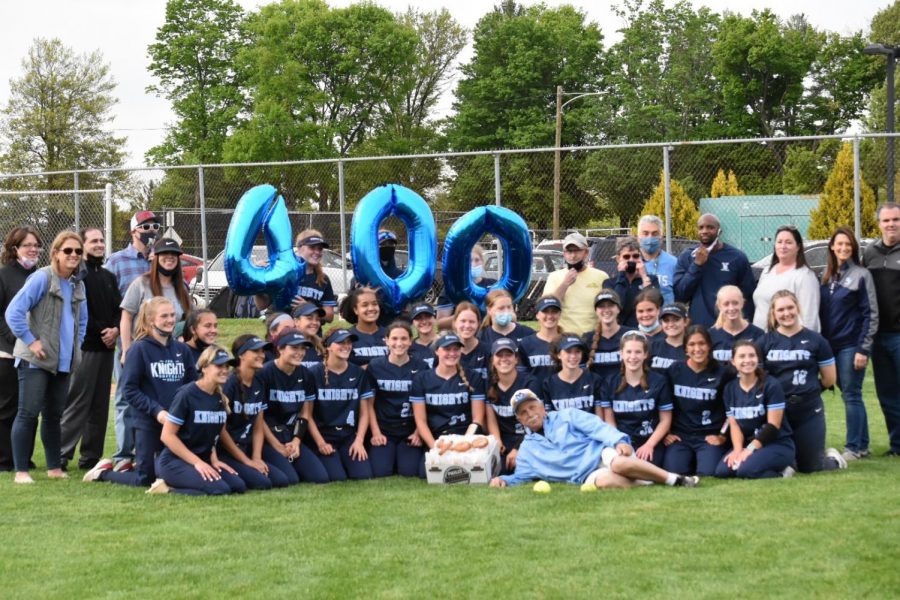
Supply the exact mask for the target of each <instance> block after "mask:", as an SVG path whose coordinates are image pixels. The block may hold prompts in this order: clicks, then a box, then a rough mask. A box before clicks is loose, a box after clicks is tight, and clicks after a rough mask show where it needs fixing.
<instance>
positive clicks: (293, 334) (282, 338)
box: [275, 329, 312, 348]
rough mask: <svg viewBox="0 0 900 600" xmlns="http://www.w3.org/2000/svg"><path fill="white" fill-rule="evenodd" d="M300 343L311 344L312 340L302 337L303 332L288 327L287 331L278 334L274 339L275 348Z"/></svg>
mask: <svg viewBox="0 0 900 600" xmlns="http://www.w3.org/2000/svg"><path fill="white" fill-rule="evenodd" d="M301 345H306V346H312V342H310V341H309V340H308V339H306V338H305V337H303V334H302V333H300V332H299V331H297V330H296V329H288V330H287V331H285V332H284V333H282V334H281V335H279V336H278V339H277V340H275V347H276V348H284V347H285V346H301Z"/></svg>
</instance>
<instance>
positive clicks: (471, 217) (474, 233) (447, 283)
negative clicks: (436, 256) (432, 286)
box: [443, 206, 532, 312]
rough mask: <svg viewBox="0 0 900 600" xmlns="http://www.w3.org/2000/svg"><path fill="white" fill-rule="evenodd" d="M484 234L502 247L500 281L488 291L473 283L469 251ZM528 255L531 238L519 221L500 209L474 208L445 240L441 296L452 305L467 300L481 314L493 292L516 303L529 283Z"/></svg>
mask: <svg viewBox="0 0 900 600" xmlns="http://www.w3.org/2000/svg"><path fill="white" fill-rule="evenodd" d="M486 233H490V234H493V235H494V236H496V237H497V238H499V239H500V243H501V244H502V246H503V277H501V278H500V280H499V281H498V282H497V283H495V284H494V285H492V286H489V287H484V286H482V285H478V284H477V283H475V282H474V281H473V280H472V270H471V268H470V264H471V258H470V257H471V254H472V248H473V247H474V246H475V244H477V243H478V240H480V239H481V237H482V236H483V235H484V234H486ZM531 254H532V250H531V236H530V235H529V234H528V225H526V224H525V221H524V220H523V219H522V217H520V216H519V215H518V214H517V213H515V212H513V211H511V210H509V209H508V208H503V207H502V206H482V207H479V208H474V209H472V210H470V211H469V212H467V213H466V214H464V215H463V216H462V217H460V218H459V219H458V220H457V221H456V222H455V223H454V224H453V226H452V227H451V228H450V231H448V232H447V237H446V239H445V240H444V260H443V268H444V292H445V293H446V294H447V296H448V297H449V298H450V299H451V300H452V301H453V302H454V304H455V303H458V302H463V301H466V300H468V301H469V302H472V303H473V304H475V305H476V306H478V307H479V308H480V309H481V310H482V312H483V311H484V299H485V296H487V295H488V293H489V292H490V291H492V290H496V289H503V290H506V291H508V292H509V293H510V294H511V295H512V297H513V301H514V302H518V301H519V300H520V299H521V298H522V296H524V295H525V292H526V291H528V284H529V283H530V282H531Z"/></svg>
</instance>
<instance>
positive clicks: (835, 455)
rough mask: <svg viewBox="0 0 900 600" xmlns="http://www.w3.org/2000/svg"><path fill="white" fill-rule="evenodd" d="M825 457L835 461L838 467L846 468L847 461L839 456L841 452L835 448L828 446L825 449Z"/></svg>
mask: <svg viewBox="0 0 900 600" xmlns="http://www.w3.org/2000/svg"><path fill="white" fill-rule="evenodd" d="M825 458H831V459H833V460H834V462H836V463H837V468H838V469H846V468H847V461H846V460H845V459H844V457H843V456H841V453H840V452H838V451H837V448H828V449H827V450H825Z"/></svg>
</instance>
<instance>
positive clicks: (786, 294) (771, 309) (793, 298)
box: [768, 290, 803, 331]
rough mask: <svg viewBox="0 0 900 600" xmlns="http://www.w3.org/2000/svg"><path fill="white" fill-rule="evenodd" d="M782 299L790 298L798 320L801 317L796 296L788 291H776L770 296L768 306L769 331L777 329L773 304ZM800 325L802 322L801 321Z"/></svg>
mask: <svg viewBox="0 0 900 600" xmlns="http://www.w3.org/2000/svg"><path fill="white" fill-rule="evenodd" d="M782 298H790V299H791V302H793V303H794V306H796V307H797V317H798V318H800V317H802V316H803V315H802V314H801V313H800V301H799V300H797V296H796V295H795V294H794V292H792V291H790V290H778V291H777V292H775V293H774V294H772V301H771V303H770V304H769V317H768V325H769V331H775V329H776V328H777V327H778V321H777V320H775V302H776V301H777V300H781V299H782ZM801 324H802V321H801Z"/></svg>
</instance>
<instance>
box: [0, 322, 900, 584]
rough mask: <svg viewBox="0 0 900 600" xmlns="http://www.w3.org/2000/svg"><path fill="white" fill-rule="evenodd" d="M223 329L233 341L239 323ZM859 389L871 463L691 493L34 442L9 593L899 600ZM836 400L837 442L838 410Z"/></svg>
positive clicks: (16, 521) (881, 477) (898, 531)
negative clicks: (208, 484)
mask: <svg viewBox="0 0 900 600" xmlns="http://www.w3.org/2000/svg"><path fill="white" fill-rule="evenodd" d="M250 326H251V329H250V330H253V331H256V332H257V333H259V332H260V330H261V329H262V328H261V326H260V325H259V324H258V323H254V324H250ZM253 327H255V328H256V329H252V328H253ZM221 329H222V334H223V338H225V341H229V342H230V338H232V337H233V336H234V335H236V334H238V333H240V332H244V331H247V330H248V324H247V323H238V322H225V323H223V324H222V328H221ZM865 397H866V399H867V404H868V408H869V421H870V428H871V431H872V449H873V451H874V453H875V454H876V457H875V458H872V459H868V460H864V461H859V462H855V463H851V466H850V469H849V470H847V471H841V472H836V473H829V474H818V475H812V476H797V477H795V478H793V479H790V480H777V481H758V482H739V481H729V482H720V481H714V480H712V479H705V480H704V481H703V482H702V484H701V487H699V488H697V489H681V488H677V489H673V488H665V487H651V488H640V489H635V490H627V491H609V492H603V493H596V494H582V493H580V492H579V491H578V488H577V487H574V486H563V485H554V486H553V492H552V493H551V494H548V495H538V494H534V493H532V492H531V489H530V486H526V487H521V488H516V489H506V490H493V489H488V488H485V487H440V486H428V485H426V484H424V483H422V482H419V481H412V480H403V479H399V478H390V479H385V480H375V481H367V482H348V483H343V484H329V485H326V486H312V485H300V486H295V487H293V488H290V489H286V490H276V491H271V492H265V493H259V492H257V493H253V492H251V493H247V494H245V495H243V496H233V497H224V498H214V499H213V498H188V497H183V496H174V495H169V496H147V495H146V494H144V493H143V491H142V490H137V489H126V488H123V487H121V486H113V485H105V484H84V483H81V481H80V475H81V473H80V472H79V471H73V472H72V473H71V475H72V479H69V480H67V481H59V482H57V481H48V480H47V479H46V476H45V474H44V471H43V464H44V459H43V454H42V451H41V450H40V448H39V449H38V451H37V453H36V455H35V460H36V462H37V463H38V467H39V468H38V470H37V471H36V472H35V474H36V479H37V483H36V484H35V485H33V486H14V485H13V484H12V482H11V479H12V477H11V475H10V474H8V473H4V474H0V514H3V515H4V519H3V521H4V523H3V526H2V528H0V532H2V546H0V597H2V598H20V597H21V598H36V597H40V598H52V597H57V598H72V597H108V598H119V597H123V598H124V597H154V598H155V597H175V598H215V597H223V596H226V595H227V596H231V597H263V596H265V597H287V596H293V597H298V598H306V597H316V598H318V597H324V598H332V597H388V598H399V597H410V596H419V597H476V596H478V597H498V598H506V597H522V596H528V597H551V598H559V597H617V598H618V597H622V598H634V597H644V596H650V595H654V596H660V597H679V598H682V597H689V598H713V597H715V598H722V597H762V598H765V597H774V596H779V597H804V598H813V597H816V598H818V597H826V598H896V597H897V596H898V595H900V568H898V564H900V563H898V560H900V503H898V491H900V485H898V474H900V460H897V459H889V458H883V457H881V456H880V454H881V453H883V452H884V451H885V450H886V448H887V446H886V435H885V431H884V420H883V418H882V416H881V412H880V410H879V409H878V407H877V401H876V400H875V396H874V391H873V389H872V384H871V378H869V380H868V381H867V382H866V388H865ZM825 398H826V412H827V415H828V426H829V434H828V441H829V444H830V445H834V446H836V447H838V448H840V447H841V444H842V442H843V432H844V417H843V405H842V403H841V400H840V397H839V396H837V395H835V396H833V395H832V394H831V393H826V396H825ZM109 440H110V441H109V444H108V445H107V448H108V449H111V448H113V447H114V442H113V440H112V427H110V436H109Z"/></svg>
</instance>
